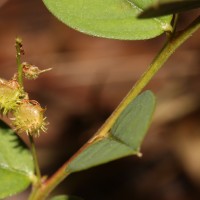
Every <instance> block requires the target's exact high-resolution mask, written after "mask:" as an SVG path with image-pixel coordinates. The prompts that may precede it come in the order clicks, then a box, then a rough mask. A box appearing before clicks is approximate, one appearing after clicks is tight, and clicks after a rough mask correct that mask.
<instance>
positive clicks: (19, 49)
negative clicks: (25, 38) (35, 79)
mask: <svg viewBox="0 0 200 200" xmlns="http://www.w3.org/2000/svg"><path fill="white" fill-rule="evenodd" d="M15 48H16V61H17V78H18V82H19V85H20V86H21V87H22V88H23V71H22V63H21V54H22V53H23V50H22V39H21V38H16V40H15Z"/></svg>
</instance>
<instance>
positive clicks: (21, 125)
mask: <svg viewBox="0 0 200 200" xmlns="http://www.w3.org/2000/svg"><path fill="white" fill-rule="evenodd" d="M44 111H45V109H43V108H42V107H41V106H40V104H39V103H38V102H37V101H34V100H23V101H22V102H21V104H20V105H19V106H18V107H17V109H16V110H15V112H13V116H14V118H12V119H11V120H12V124H13V125H14V127H15V129H16V130H17V131H18V132H19V133H23V132H25V133H27V135H32V136H35V137H37V136H39V135H40V131H43V132H46V130H47V128H46V125H48V123H47V122H46V117H44Z"/></svg>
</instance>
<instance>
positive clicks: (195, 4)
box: [139, 0, 200, 18]
mask: <svg viewBox="0 0 200 200" xmlns="http://www.w3.org/2000/svg"><path fill="white" fill-rule="evenodd" d="M199 7H200V1H199V0H160V1H157V2H156V3H155V4H153V5H151V6H150V7H149V8H148V9H146V10H145V11H144V12H143V13H141V15H139V18H151V17H159V16H163V15H169V14H176V13H180V12H183V11H188V10H191V9H195V8H199Z"/></svg>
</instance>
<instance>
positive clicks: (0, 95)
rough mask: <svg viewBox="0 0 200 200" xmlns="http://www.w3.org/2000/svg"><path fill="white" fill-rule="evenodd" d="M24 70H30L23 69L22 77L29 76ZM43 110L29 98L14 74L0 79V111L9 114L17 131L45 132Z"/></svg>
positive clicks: (37, 133)
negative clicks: (11, 76)
mask: <svg viewBox="0 0 200 200" xmlns="http://www.w3.org/2000/svg"><path fill="white" fill-rule="evenodd" d="M33 69H34V68H33ZM37 71H38V70H37ZM26 72H27V73H30V70H27V68H26V70H24V77H27V76H29V75H27V73H26ZM31 73H32V72H31ZM29 78H30V76H29ZM34 78H35V76H34ZM44 111H45V109H43V108H42V107H41V106H40V104H39V103H38V102H37V101H35V100H29V97H28V94H27V93H26V92H24V90H23V88H22V87H21V86H20V85H19V83H18V81H17V80H16V76H14V78H12V79H11V80H9V81H7V80H3V79H0V112H1V114H2V115H6V116H11V117H10V119H11V121H12V125H13V126H14V128H15V130H16V131H17V132H18V133H23V132H25V133H27V134H28V135H32V136H34V137H37V136H39V135H40V132H41V131H44V132H45V131H46V130H47V128H46V126H47V125H48V123H47V122H46V117H44Z"/></svg>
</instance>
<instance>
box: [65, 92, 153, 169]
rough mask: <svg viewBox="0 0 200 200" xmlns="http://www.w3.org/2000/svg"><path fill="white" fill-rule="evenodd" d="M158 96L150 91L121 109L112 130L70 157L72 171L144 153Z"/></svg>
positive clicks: (69, 167)
mask: <svg viewBox="0 0 200 200" xmlns="http://www.w3.org/2000/svg"><path fill="white" fill-rule="evenodd" d="M154 107H155V97H154V95H153V93H152V92H150V91H146V92H144V93H142V94H141V95H139V96H138V97H137V98H136V99H135V100H133V101H132V102H131V103H130V104H129V105H128V106H127V107H126V108H125V110H124V111H123V112H122V113H121V115H120V116H119V118H118V119H117V121H116V122H115V124H114V125H113V127H112V128H111V130H110V132H109V133H108V134H107V135H106V136H105V137H103V138H101V139H99V140H96V141H95V140H94V141H93V142H91V143H88V144H87V146H86V148H85V149H83V150H82V151H81V153H79V154H78V155H77V156H75V157H74V158H72V160H71V161H69V165H68V167H67V169H66V170H67V171H68V172H76V171H81V170H84V169H88V168H90V167H93V166H97V165H100V164H103V163H107V162H110V161H112V160H115V159H118V158H122V157H124V156H128V155H140V145H141V143H142V140H143V138H144V136H145V134H146V132H147V129H148V127H149V125H150V121H151V118H152V114H153V112H154Z"/></svg>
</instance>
